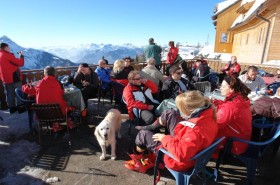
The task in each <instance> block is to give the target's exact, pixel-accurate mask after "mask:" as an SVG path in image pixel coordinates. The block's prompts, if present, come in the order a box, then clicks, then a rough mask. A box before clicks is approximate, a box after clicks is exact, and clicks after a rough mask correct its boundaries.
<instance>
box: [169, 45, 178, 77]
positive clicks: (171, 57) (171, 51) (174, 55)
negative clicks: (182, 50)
mask: <svg viewBox="0 0 280 185" xmlns="http://www.w3.org/2000/svg"><path fill="white" fill-rule="evenodd" d="M168 45H169V47H170V48H169V51H168V53H167V60H166V64H167V66H166V75H167V76H169V69H170V67H171V66H172V65H173V64H174V61H175V60H176V58H177V55H178V53H179V49H178V48H177V47H175V45H174V41H169V43H168Z"/></svg>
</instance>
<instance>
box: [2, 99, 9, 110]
mask: <svg viewBox="0 0 280 185" xmlns="http://www.w3.org/2000/svg"><path fill="white" fill-rule="evenodd" d="M8 109H9V107H8V105H7V103H6V102H2V101H1V110H8Z"/></svg>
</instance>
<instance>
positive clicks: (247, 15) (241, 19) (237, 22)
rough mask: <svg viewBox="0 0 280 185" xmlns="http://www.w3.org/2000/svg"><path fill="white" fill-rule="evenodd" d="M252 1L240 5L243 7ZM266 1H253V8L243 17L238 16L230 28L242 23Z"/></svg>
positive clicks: (245, 1)
mask: <svg viewBox="0 0 280 185" xmlns="http://www.w3.org/2000/svg"><path fill="white" fill-rule="evenodd" d="M251 1H252V0H243V1H242V3H241V5H244V4H246V3H248V2H251ZM265 1H266V0H255V3H254V4H253V6H252V7H251V8H250V9H249V10H248V12H246V14H245V15H243V14H240V15H239V16H238V17H237V18H236V19H235V21H234V22H233V23H232V25H231V28H233V27H234V26H236V25H237V24H240V23H242V22H244V21H245V20H247V19H248V18H249V17H250V16H251V15H252V14H253V13H254V12H255V11H256V10H257V9H258V8H259V7H260V6H261V5H262V4H263V3H264V2H265Z"/></svg>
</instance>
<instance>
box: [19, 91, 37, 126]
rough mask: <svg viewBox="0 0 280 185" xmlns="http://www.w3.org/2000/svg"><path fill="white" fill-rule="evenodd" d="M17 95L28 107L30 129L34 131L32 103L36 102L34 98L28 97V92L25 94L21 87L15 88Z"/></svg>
mask: <svg viewBox="0 0 280 185" xmlns="http://www.w3.org/2000/svg"><path fill="white" fill-rule="evenodd" d="M15 93H16V96H17V97H18V98H19V99H20V100H21V101H22V103H23V104H24V106H25V107H26V109H27V111H28V122H29V130H30V131H32V129H33V127H32V123H33V111H32V109H31V105H32V104H33V103H35V99H34V100H32V99H31V100H29V99H27V94H25V93H24V92H23V91H22V90H21V89H20V88H16V89H15Z"/></svg>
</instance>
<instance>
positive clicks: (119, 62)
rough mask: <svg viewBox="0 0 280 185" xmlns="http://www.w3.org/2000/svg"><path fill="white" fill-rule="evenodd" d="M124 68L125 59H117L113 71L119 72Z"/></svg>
mask: <svg viewBox="0 0 280 185" xmlns="http://www.w3.org/2000/svg"><path fill="white" fill-rule="evenodd" d="M123 68H124V61H123V60H116V61H115V62H114V67H113V72H114V73H119V72H120V71H122V70H123Z"/></svg>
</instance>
